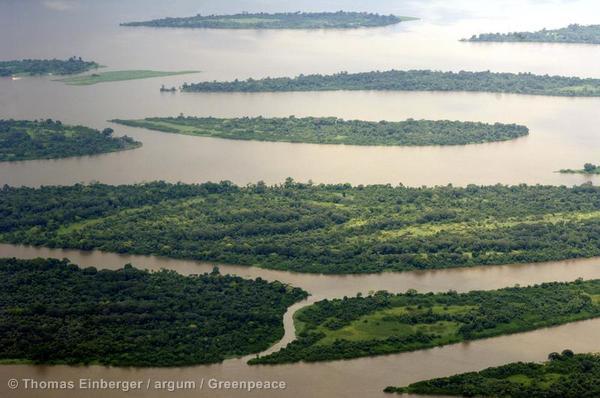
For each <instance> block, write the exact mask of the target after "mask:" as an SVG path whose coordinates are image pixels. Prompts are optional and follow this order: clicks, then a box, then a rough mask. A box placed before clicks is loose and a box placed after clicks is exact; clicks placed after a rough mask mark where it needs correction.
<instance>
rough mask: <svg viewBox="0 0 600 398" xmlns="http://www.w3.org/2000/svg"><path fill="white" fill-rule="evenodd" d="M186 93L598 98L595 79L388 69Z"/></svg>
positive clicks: (599, 82)
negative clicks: (366, 92)
mask: <svg viewBox="0 0 600 398" xmlns="http://www.w3.org/2000/svg"><path fill="white" fill-rule="evenodd" d="M181 90H182V91H188V92H274V91H329V90H384V91H473V92H490V93H514V94H530V95H553V96H567V97H597V96H600V79H587V78H586V79H584V78H579V77H564V76H548V75H543V76H542V75H534V74H531V73H518V74H515V73H492V72H465V71H461V72H457V73H455V72H437V71H431V70H410V71H398V70H391V71H386V72H364V73H347V72H341V73H337V74H334V75H300V76H297V77H294V78H289V77H277V78H270V77H267V78H264V79H259V80H255V79H248V80H244V81H239V80H234V81H231V82H216V81H214V82H200V83H193V84H184V85H183V86H182V88H181Z"/></svg>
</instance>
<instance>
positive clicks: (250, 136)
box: [111, 116, 529, 146]
mask: <svg viewBox="0 0 600 398" xmlns="http://www.w3.org/2000/svg"><path fill="white" fill-rule="evenodd" d="M111 121H112V122H116V123H119V124H123V125H126V126H132V127H142V128H146V129H150V130H156V131H161V132H166V133H176V134H186V135H196V136H204V137H216V138H225V139H233V140H256V141H283V142H304V143H315V144H348V145H404V146H420V145H465V144H477V143H484V142H497V141H507V140H512V139H515V138H519V137H523V136H526V135H528V134H529V129H528V128H527V127H525V126H520V125H516V124H501V123H495V124H486V123H475V122H459V121H450V120H439V121H433V120H412V119H409V120H406V121H402V122H388V121H379V122H368V121H362V120H343V119H338V118H335V117H305V118H296V117H293V116H290V117H285V118H263V117H255V118H250V117H245V118H231V119H219V118H213V117H205V118H201V117H182V116H180V117H163V118H159V117H153V118H146V119H142V120H120V119H116V120H111Z"/></svg>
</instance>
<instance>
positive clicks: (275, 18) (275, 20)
mask: <svg viewBox="0 0 600 398" xmlns="http://www.w3.org/2000/svg"><path fill="white" fill-rule="evenodd" d="M414 19H416V18H410V17H398V16H395V15H379V14H370V13H366V12H345V11H338V12H307V13H305V12H290V13H275V14H267V13H254V14H250V13H242V14H235V15H208V16H202V15H200V14H198V15H196V16H193V17H184V18H162V19H155V20H152V21H143V22H127V23H122V24H121V26H150V27H155V28H209V29H349V28H363V27H376V26H387V25H393V24H397V23H400V22H402V21H411V20H414Z"/></svg>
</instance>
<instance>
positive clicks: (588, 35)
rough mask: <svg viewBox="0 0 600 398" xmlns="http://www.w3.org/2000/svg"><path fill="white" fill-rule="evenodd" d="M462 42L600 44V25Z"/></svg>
mask: <svg viewBox="0 0 600 398" xmlns="http://www.w3.org/2000/svg"><path fill="white" fill-rule="evenodd" d="M461 41H470V42H510V43H577V44H600V25H587V26H584V25H577V24H572V25H569V26H567V27H566V28H561V29H542V30H538V31H536V32H510V33H483V34H480V35H473V36H472V37H471V38H469V39H462V40H461Z"/></svg>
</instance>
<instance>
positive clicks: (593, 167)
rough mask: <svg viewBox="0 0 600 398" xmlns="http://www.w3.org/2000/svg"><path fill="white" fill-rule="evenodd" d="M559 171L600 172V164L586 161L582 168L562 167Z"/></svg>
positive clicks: (576, 172) (573, 172) (574, 172)
mask: <svg viewBox="0 0 600 398" xmlns="http://www.w3.org/2000/svg"><path fill="white" fill-rule="evenodd" d="M559 173H563V174H600V166H598V165H595V164H593V163H586V164H584V165H583V169H581V170H572V169H562V170H560V171H559Z"/></svg>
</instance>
